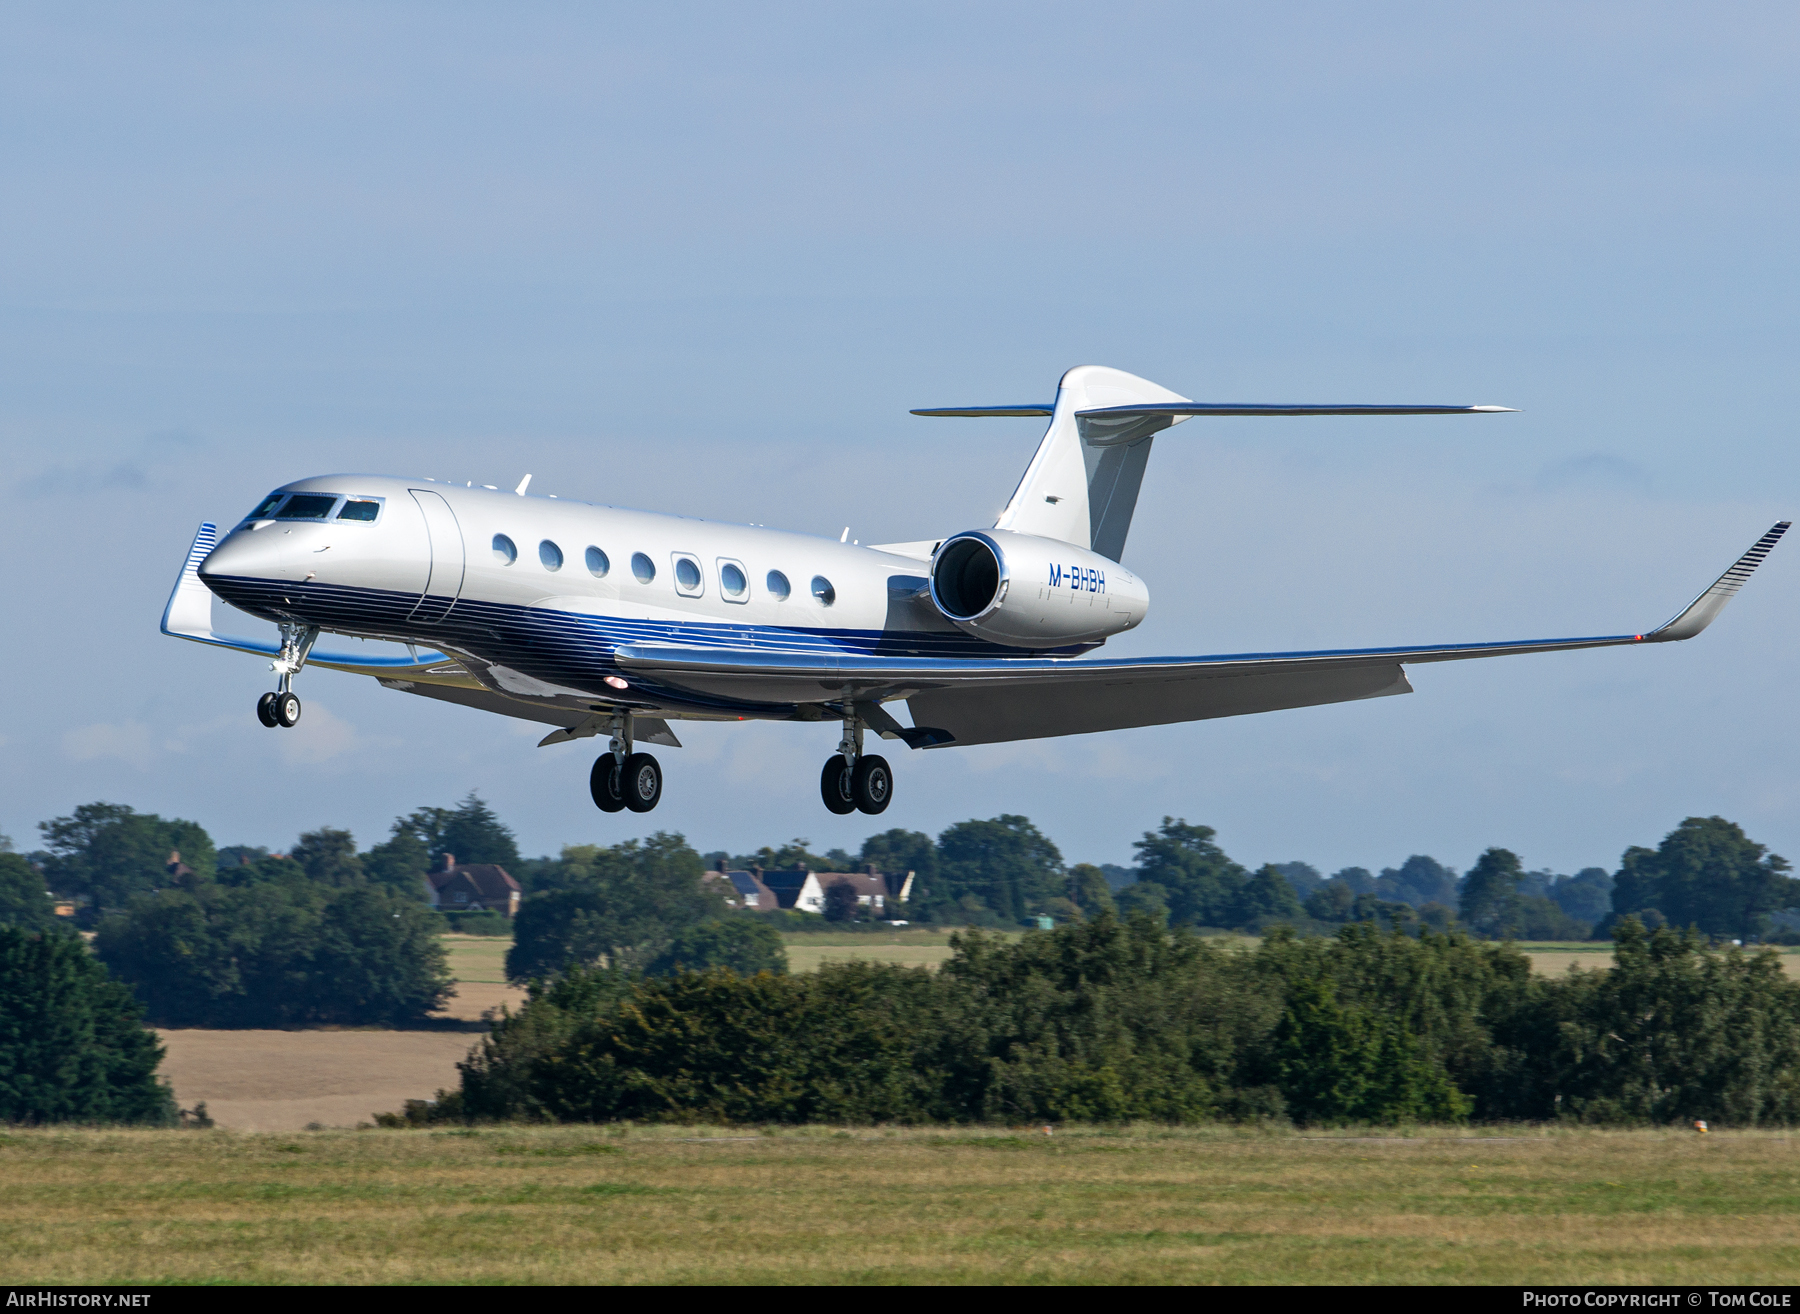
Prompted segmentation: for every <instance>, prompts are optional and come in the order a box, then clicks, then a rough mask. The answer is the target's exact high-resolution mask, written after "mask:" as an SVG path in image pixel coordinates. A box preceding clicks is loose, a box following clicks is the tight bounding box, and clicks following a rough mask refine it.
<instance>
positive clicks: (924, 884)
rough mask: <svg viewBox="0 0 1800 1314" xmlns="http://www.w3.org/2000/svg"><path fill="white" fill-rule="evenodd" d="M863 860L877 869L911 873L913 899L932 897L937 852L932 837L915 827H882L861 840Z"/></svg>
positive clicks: (936, 868) (936, 874) (920, 899)
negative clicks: (877, 831)
mask: <svg viewBox="0 0 1800 1314" xmlns="http://www.w3.org/2000/svg"><path fill="white" fill-rule="evenodd" d="M860 857H861V859H862V862H863V863H864V864H865V865H867V866H870V867H873V868H875V870H876V871H879V872H909V871H910V872H911V873H912V874H913V888H912V894H911V896H910V898H911V900H912V901H913V902H920V901H923V900H927V899H929V898H930V897H931V894H932V892H933V891H934V890H935V888H936V886H937V879H938V851H937V844H936V843H935V842H933V840H932V838H931V836H929V835H927V834H925V833H924V832H922V831H917V830H898V829H896V830H884V831H882V832H881V833H880V834H879V835H871V836H869V838H868V839H866V840H864V841H863V842H862V853H861V854H860Z"/></svg>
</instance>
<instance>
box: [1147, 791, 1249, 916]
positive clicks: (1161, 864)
mask: <svg viewBox="0 0 1800 1314" xmlns="http://www.w3.org/2000/svg"><path fill="white" fill-rule="evenodd" d="M1217 833H1218V832H1217V831H1215V830H1213V828H1212V827H1211V826H1190V825H1189V824H1188V823H1187V821H1186V820H1185V819H1177V818H1175V817H1164V818H1163V820H1162V827H1161V829H1159V830H1157V831H1155V832H1148V831H1146V832H1145V834H1144V838H1143V839H1141V840H1137V841H1136V842H1134V843H1133V845H1132V847H1133V848H1135V849H1136V850H1137V851H1138V856H1137V871H1138V879H1139V880H1140V881H1150V882H1153V883H1154V884H1157V885H1160V886H1162V887H1163V889H1165V890H1167V891H1168V897H1169V920H1170V921H1171V922H1174V923H1175V924H1177V925H1192V926H1226V925H1231V924H1232V923H1233V913H1234V912H1235V911H1236V909H1237V899H1238V894H1239V891H1240V890H1241V889H1242V888H1243V886H1244V884H1245V882H1246V881H1247V880H1248V879H1249V874H1248V873H1247V872H1245V870H1244V869H1243V868H1242V867H1240V866H1239V865H1238V864H1237V863H1235V862H1233V861H1232V860H1231V859H1230V858H1228V857H1226V856H1225V853H1224V851H1223V850H1222V849H1220V848H1219V846H1218V845H1217V844H1215V843H1213V836H1214V835H1215V834H1217Z"/></svg>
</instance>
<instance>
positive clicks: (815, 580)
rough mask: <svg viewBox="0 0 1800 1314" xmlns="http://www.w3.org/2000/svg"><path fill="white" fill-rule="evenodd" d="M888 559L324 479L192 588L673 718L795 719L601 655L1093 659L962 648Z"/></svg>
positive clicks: (519, 684) (675, 523)
mask: <svg viewBox="0 0 1800 1314" xmlns="http://www.w3.org/2000/svg"><path fill="white" fill-rule="evenodd" d="M273 499H280V500H279V501H275V500H273ZM308 499H310V500H308ZM899 546H900V550H899V551H886V550H878V549H874V548H867V547H860V546H856V545H853V544H848V543H841V542H834V541H832V540H830V539H827V538H821V537H816V536H813V535H808V534H797V533H789V532H783V531H779V530H772V529H767V528H763V527H760V526H754V525H737V524H727V523H721V522H717V521H708V520H701V519H696V518H693V517H687V516H674V515H663V514H656V513H652V512H645V511H633V510H627V509H624V508H619V507H612V506H603V505H596V504H592V503H587V502H580V501H574V500H569V499H560V498H554V497H528V496H519V495H516V494H514V493H511V492H505V491H501V490H499V489H492V488H486V487H474V486H469V485H462V484H447V483H440V482H436V481H433V480H424V479H411V480H408V479H398V478H393V477H388V476H369V475H330V476H322V477H319V478H312V479H302V480H298V481H296V482H294V483H291V484H287V485H284V486H283V487H282V488H280V489H277V490H276V491H275V492H274V493H272V494H270V495H269V498H266V499H264V502H263V503H262V504H261V505H260V506H259V507H258V511H257V512H256V513H252V515H251V516H248V517H246V518H245V519H244V520H243V521H242V522H241V523H239V524H238V525H237V526H236V527H235V528H234V529H233V530H232V531H231V532H230V533H229V534H228V535H226V537H225V538H224V540H223V541H222V542H221V543H220V544H219V545H218V547H217V548H215V549H214V550H213V551H212V553H211V554H210V555H209V556H207V558H206V559H205V561H204V563H203V564H202V565H201V567H200V576H201V578H202V579H203V580H204V581H205V583H206V585H207V587H208V588H210V589H211V590H212V591H213V593H215V594H216V595H217V596H219V597H221V598H223V599H224V600H225V601H227V602H229V603H230V604H231V605H233V606H235V607H238V608H240V609H242V610H243V611H246V612H249V613H250V614H252V615H255V616H259V617H262V618H264V619H266V620H270V621H274V622H276V623H278V624H287V625H294V626H308V627H311V626H316V627H319V628H320V629H322V630H325V631H329V632H332V633H337V634H345V635H352V636H358V637H363V638H370V639H383V640H391V641H395V642H400V643H407V644H416V645H422V646H428V647H433V648H438V649H441V650H443V651H445V652H448V653H452V654H454V655H456V656H457V657H458V658H459V659H464V665H465V667H467V669H468V672H469V674H470V675H471V676H472V677H473V678H474V679H476V680H478V681H479V682H480V683H481V684H482V685H483V686H485V687H487V688H488V689H490V690H492V691H494V692H496V693H505V694H508V695H510V696H513V697H522V698H526V699H530V700H534V701H535V700H546V701H554V702H559V703H564V704H571V705H575V704H583V703H591V701H592V700H595V699H599V700H603V701H605V702H607V703H610V704H619V703H623V704H628V705H629V704H635V705H638V706H640V707H645V708H651V707H654V708H657V709H659V710H662V711H665V712H669V713H673V714H675V715H683V714H687V715H700V716H705V715H708V714H711V715H725V716H774V717H785V716H791V715H793V714H794V709H793V707H791V706H770V705H761V704H744V703H737V702H730V701H718V700H714V701H708V700H706V699H700V698H696V697H694V696H693V695H691V694H681V693H678V692H676V691H672V690H657V689H649V688H643V687H629V686H628V687H626V688H625V689H624V690H622V688H621V685H622V682H621V679H620V672H619V670H618V668H617V667H616V666H615V665H614V663H613V661H612V653H613V650H614V649H615V648H617V647H619V646H623V645H628V644H660V645H671V644H673V645H679V646H692V647H701V648H708V649H719V650H736V651H741V652H768V653H776V652H780V653H844V654H855V655H859V656H914V657H943V658H987V659H992V658H996V657H1004V658H1017V657H1025V656H1042V655H1044V653H1045V651H1050V652H1055V653H1057V654H1067V655H1073V654H1075V653H1077V652H1081V651H1086V650H1088V649H1091V648H1092V647H1094V646H1096V645H1094V644H1083V645H1077V646H1065V647H1062V648H1056V649H1049V650H1043V651H1037V652H1032V651H1030V650H1021V649H1020V648H1019V647H1017V646H1010V647H1006V646H1001V645H998V644H994V643H990V642H987V641H985V640H983V639H981V638H978V637H975V636H973V635H970V634H967V633H964V632H963V631H961V630H959V629H958V628H957V627H956V626H955V625H953V624H952V623H951V622H950V621H949V620H947V619H945V617H944V616H943V615H942V614H941V613H940V612H939V611H938V609H937V607H936V606H935V605H934V604H933V602H932V601H931V598H930V594H929V591H928V589H927V574H928V570H929V556H930V551H931V549H932V548H933V547H934V546H935V545H934V544H933V543H932V542H930V541H926V542H924V543H921V544H917V545H899ZM908 552H916V553H917V555H916V556H912V555H906V553H908ZM1120 573H1121V575H1123V576H1126V577H1129V572H1123V571H1121V572H1120ZM1082 605H1105V599H1100V600H1099V602H1098V603H1096V602H1095V601H1094V600H1093V599H1084V600H1083V602H1082Z"/></svg>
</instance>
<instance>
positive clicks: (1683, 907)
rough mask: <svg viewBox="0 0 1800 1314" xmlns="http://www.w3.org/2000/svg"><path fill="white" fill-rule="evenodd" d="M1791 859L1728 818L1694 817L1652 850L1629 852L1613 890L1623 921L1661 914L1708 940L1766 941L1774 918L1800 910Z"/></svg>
mask: <svg viewBox="0 0 1800 1314" xmlns="http://www.w3.org/2000/svg"><path fill="white" fill-rule="evenodd" d="M1787 871H1788V863H1787V860H1786V859H1785V858H1782V857H1780V856H1779V855H1777V854H1773V853H1770V852H1769V850H1768V848H1767V846H1765V845H1762V844H1757V843H1755V842H1754V841H1752V840H1751V839H1750V838H1749V837H1748V836H1747V835H1745V834H1744V831H1743V828H1742V827H1740V826H1738V825H1737V824H1736V823H1734V822H1730V821H1727V820H1725V818H1723V817H1689V818H1687V819H1686V820H1685V821H1683V822H1682V823H1681V824H1680V825H1679V826H1677V827H1676V828H1675V829H1674V830H1672V831H1670V832H1669V833H1668V834H1667V835H1666V836H1664V837H1663V841H1662V843H1661V844H1659V845H1658V846H1657V847H1656V849H1655V850H1654V851H1652V850H1650V849H1645V848H1637V847H1633V848H1630V849H1627V850H1626V851H1625V855H1624V857H1623V859H1622V860H1621V862H1620V865H1619V873H1618V875H1617V877H1615V878H1614V883H1613V895H1612V902H1613V911H1614V913H1615V914H1617V915H1619V916H1623V915H1624V914H1626V913H1642V912H1644V911H1645V910H1648V909H1652V908H1654V909H1656V910H1657V911H1659V912H1661V913H1662V914H1663V916H1665V917H1667V918H1668V919H1669V922H1670V923H1671V924H1672V925H1675V926H1696V927H1698V928H1699V929H1700V930H1701V931H1702V932H1704V933H1705V934H1707V935H1714V936H1720V937H1738V938H1745V937H1749V936H1755V935H1760V934H1762V932H1763V931H1764V930H1766V929H1767V926H1768V918H1769V914H1770V913H1772V912H1778V911H1780V910H1782V909H1785V908H1793V907H1796V906H1800V882H1796V881H1795V880H1794V879H1793V878H1792V877H1790V876H1788V875H1787V874H1786V873H1787Z"/></svg>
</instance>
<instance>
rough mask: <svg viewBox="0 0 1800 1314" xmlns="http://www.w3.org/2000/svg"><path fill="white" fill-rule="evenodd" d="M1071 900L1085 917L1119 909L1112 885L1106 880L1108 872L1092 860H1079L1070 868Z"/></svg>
mask: <svg viewBox="0 0 1800 1314" xmlns="http://www.w3.org/2000/svg"><path fill="white" fill-rule="evenodd" d="M1069 900H1070V902H1072V903H1073V904H1074V905H1075V906H1076V907H1077V908H1079V909H1080V910H1081V915H1082V916H1084V917H1098V916H1100V915H1101V914H1102V913H1116V912H1117V911H1118V908H1117V906H1116V905H1115V904H1114V902H1113V894H1112V886H1111V885H1109V884H1107V881H1106V873H1105V872H1103V871H1101V870H1100V869H1099V868H1098V867H1096V866H1095V865H1094V864H1093V863H1091V862H1078V863H1076V864H1075V865H1074V866H1073V867H1071V868H1069Z"/></svg>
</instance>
